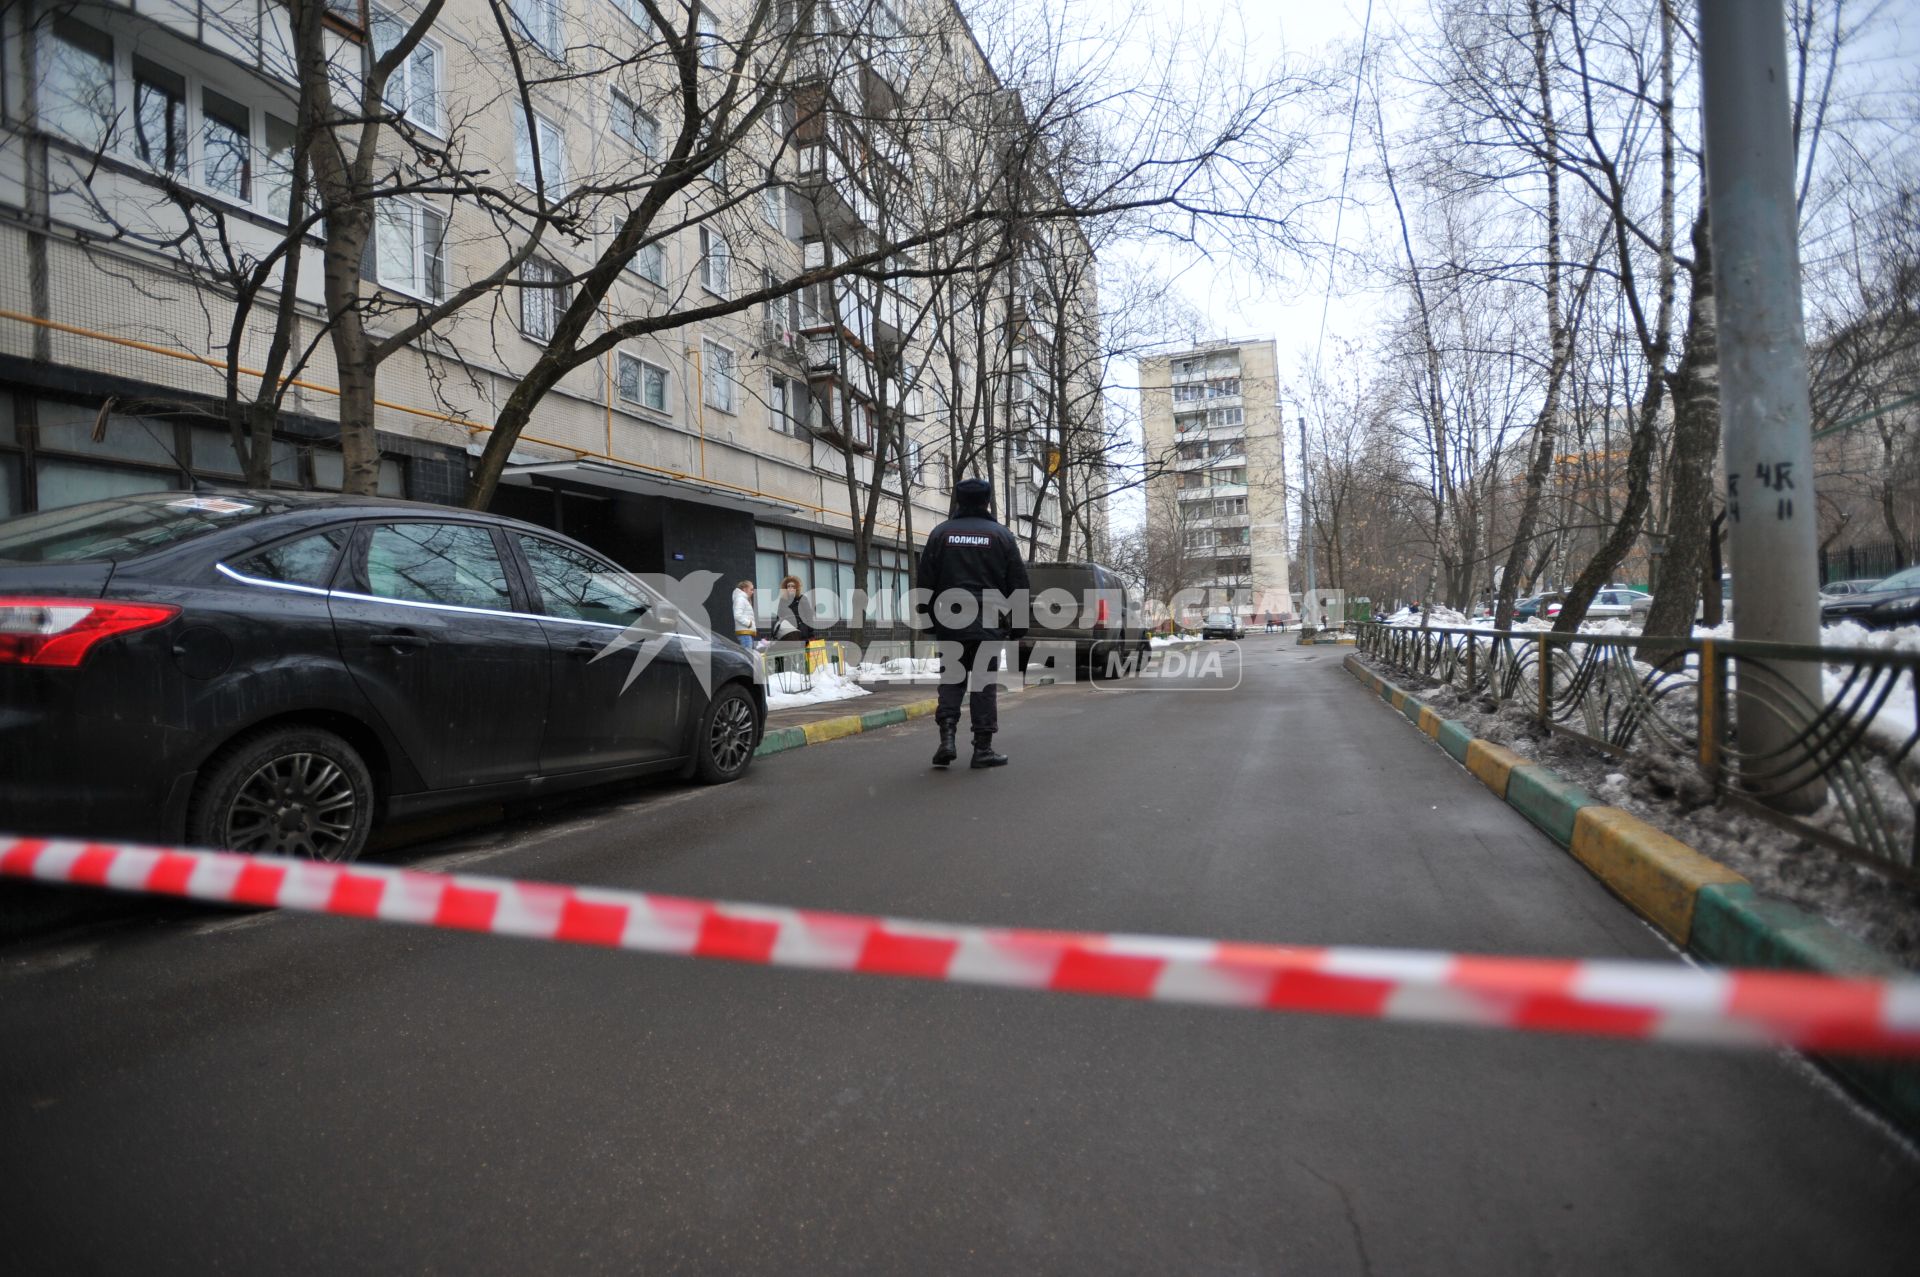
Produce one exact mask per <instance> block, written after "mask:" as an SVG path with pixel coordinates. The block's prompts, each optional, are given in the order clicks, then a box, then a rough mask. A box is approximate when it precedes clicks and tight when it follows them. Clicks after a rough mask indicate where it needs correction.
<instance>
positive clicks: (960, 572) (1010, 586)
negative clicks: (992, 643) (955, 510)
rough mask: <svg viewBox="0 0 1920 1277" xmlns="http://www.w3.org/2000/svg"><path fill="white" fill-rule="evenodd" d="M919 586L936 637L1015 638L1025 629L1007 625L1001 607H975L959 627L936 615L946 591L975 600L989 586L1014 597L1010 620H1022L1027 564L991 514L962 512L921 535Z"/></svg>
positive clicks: (1002, 527) (1004, 527)
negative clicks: (923, 537)
mask: <svg viewBox="0 0 1920 1277" xmlns="http://www.w3.org/2000/svg"><path fill="white" fill-rule="evenodd" d="M920 588H921V589H923V590H926V591H928V592H929V593H930V594H931V596H932V601H931V602H930V603H929V605H928V607H927V615H928V616H929V617H930V618H932V626H933V632H934V634H935V635H937V636H938V637H940V638H943V639H958V640H961V641H963V642H965V641H967V640H973V639H1003V638H1019V637H1020V636H1021V634H1023V633H1025V630H1026V626H1025V625H1024V624H1018V625H1015V624H1010V623H1009V620H1010V618H1009V617H1008V616H1006V615H1005V614H1004V610H1002V609H989V608H976V609H975V615H974V618H973V620H972V621H971V623H969V624H965V625H954V624H946V623H943V622H942V619H941V616H940V612H941V609H940V606H939V604H940V596H941V594H942V593H943V592H945V591H947V590H958V591H961V592H962V593H966V594H970V595H972V596H973V598H974V600H975V601H976V603H977V602H979V601H980V600H981V598H982V597H983V596H984V595H985V594H986V592H987V591H988V590H994V591H997V592H998V593H1000V594H1002V595H1005V596H1007V597H1008V598H1011V599H1014V600H1015V601H1016V605H1017V607H1018V611H1017V613H1015V617H1014V618H1013V619H1016V620H1024V618H1025V615H1026V607H1027V602H1026V591H1027V565H1026V562H1025V560H1023V559H1022V558H1021V557H1020V545H1019V542H1017V541H1015V540H1014V537H1013V533H1012V532H1010V531H1009V530H1008V529H1007V526H1006V525H1005V524H1004V523H1001V522H1000V521H999V520H997V519H995V518H994V517H993V516H992V515H985V514H963V515H961V516H959V517H958V518H954V519H948V520H947V521H946V522H945V523H943V524H941V525H940V526H939V527H937V528H935V529H934V530H933V531H932V532H930V533H928V534H927V548H926V549H925V550H922V551H921V552H920ZM1016 591H1018V593H1016ZM994 612H1000V613H1001V614H999V615H995V614H993V613H994Z"/></svg>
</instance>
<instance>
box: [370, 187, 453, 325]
mask: <svg viewBox="0 0 1920 1277" xmlns="http://www.w3.org/2000/svg"><path fill="white" fill-rule="evenodd" d="M373 262H374V279H375V280H376V281H377V282H378V283H379V284H380V285H381V286H382V287H384V288H392V289H396V290H398V291H400V292H403V293H410V294H412V295H413V296H415V297H421V298H424V299H426V300H427V301H440V300H441V299H442V298H444V297H445V296H446V295H447V218H446V215H445V214H444V213H441V212H439V211H438V210H437V209H431V208H428V207H427V206H426V205H424V204H415V203H413V202H412V201H410V200H396V199H387V200H382V201H381V202H380V204H379V207H378V208H377V210H376V211H375V213H374V219H373Z"/></svg>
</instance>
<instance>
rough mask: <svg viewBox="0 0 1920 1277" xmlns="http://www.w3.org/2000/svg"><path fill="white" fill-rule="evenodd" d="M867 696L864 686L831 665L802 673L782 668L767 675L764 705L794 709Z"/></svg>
mask: <svg viewBox="0 0 1920 1277" xmlns="http://www.w3.org/2000/svg"><path fill="white" fill-rule="evenodd" d="M866 695H868V692H867V689H866V688H864V687H862V686H860V684H858V683H856V682H854V681H853V680H852V679H851V678H847V677H844V676H843V675H841V674H840V673H839V672H838V671H836V670H834V669H832V668H826V669H819V670H815V671H814V672H813V673H812V674H801V673H798V672H797V671H794V670H781V671H777V672H775V673H770V674H768V675H767V708H768V709H769V710H776V709H794V708H796V707H798V706H801V705H819V704H822V703H823V702H826V701H844V700H851V699H852V698H853V697H856V696H866Z"/></svg>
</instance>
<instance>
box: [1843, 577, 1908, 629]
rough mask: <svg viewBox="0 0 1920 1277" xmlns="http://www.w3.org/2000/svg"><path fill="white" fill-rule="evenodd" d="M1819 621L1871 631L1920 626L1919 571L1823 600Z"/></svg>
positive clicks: (1888, 578) (1889, 578)
mask: <svg viewBox="0 0 1920 1277" xmlns="http://www.w3.org/2000/svg"><path fill="white" fill-rule="evenodd" d="M1820 619H1821V620H1822V621H1823V622H1825V623H1826V624H1828V625H1831V624H1833V623H1834V622H1835V621H1858V622H1859V623H1860V624H1862V625H1864V626H1866V627H1867V628H1868V629H1870V630H1876V629H1878V630H1884V629H1892V628H1893V627H1895V626H1899V625H1913V624H1916V623H1920V568H1908V569H1907V570H1906V571H1904V572H1895V573H1894V574H1893V575H1892V576H1890V577H1887V578H1886V579H1885V580H1882V581H1878V582H1876V583H1874V584H1873V585H1872V586H1871V587H1870V588H1868V589H1866V590H1862V591H1859V592H1858V593H1853V594H1842V595H1836V596H1828V597H1823V598H1822V599H1821V601H1820Z"/></svg>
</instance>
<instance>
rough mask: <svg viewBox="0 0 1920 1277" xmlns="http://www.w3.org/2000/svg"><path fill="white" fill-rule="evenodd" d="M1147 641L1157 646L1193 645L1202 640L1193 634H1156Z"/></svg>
mask: <svg viewBox="0 0 1920 1277" xmlns="http://www.w3.org/2000/svg"><path fill="white" fill-rule="evenodd" d="M1147 641H1148V642H1150V643H1152V644H1153V646H1155V647H1192V646H1193V645H1194V644H1195V643H1198V642H1199V641H1200V640H1199V639H1198V638H1197V637H1195V636H1194V635H1191V634H1156V635H1154V636H1153V637H1152V638H1151V639H1149V640H1147Z"/></svg>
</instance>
